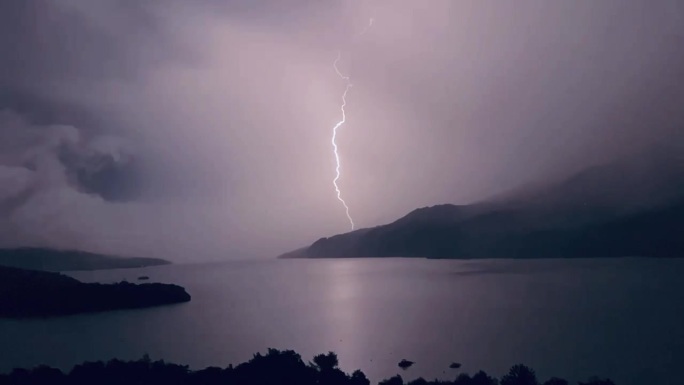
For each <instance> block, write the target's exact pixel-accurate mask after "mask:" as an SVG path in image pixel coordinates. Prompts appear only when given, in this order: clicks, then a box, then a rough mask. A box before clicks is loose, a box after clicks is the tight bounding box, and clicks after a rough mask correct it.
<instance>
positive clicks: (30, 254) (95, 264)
mask: <svg viewBox="0 0 684 385" xmlns="http://www.w3.org/2000/svg"><path fill="white" fill-rule="evenodd" d="M170 263H171V262H169V261H167V260H164V259H159V258H142V257H133V258H131V257H117V256H113V255H104V254H95V253H88V252H85V251H75V250H55V249H46V248H37V247H22V248H16V249H0V266H8V267H17V268H19V269H30V270H43V271H76V270H102V269H126V268H134V267H145V266H158V265H168V264H170Z"/></svg>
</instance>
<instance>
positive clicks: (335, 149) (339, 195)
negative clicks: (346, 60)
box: [331, 17, 373, 230]
mask: <svg viewBox="0 0 684 385" xmlns="http://www.w3.org/2000/svg"><path fill="white" fill-rule="evenodd" d="M372 26H373V18H372V17H371V18H370V21H369V22H368V25H367V26H366V28H364V29H363V31H361V33H359V34H358V35H357V37H360V36H363V35H364V34H365V33H366V32H368V29H370V27H372ZM341 58H342V52H341V51H337V58H336V59H335V61H334V62H333V68H335V73H337V76H339V77H340V79H342V80H343V81H344V83H345V87H344V92H343V93H342V106H340V110H341V111H342V120H340V121H339V122H337V124H335V127H333V135H332V140H331V142H332V146H333V153H334V154H335V179H333V185H334V186H335V192H336V193H337V199H338V200H339V201H340V202H342V205H343V206H344V210H345V213H346V214H347V219H349V224H351V229H352V230H354V220H353V219H352V217H351V215H350V214H349V206H348V205H347V202H345V201H344V199H342V192H341V191H340V186H339V185H338V184H337V182H338V181H339V180H340V173H341V172H340V167H341V163H340V154H339V152H338V147H337V141H336V139H337V129H338V128H340V127H341V126H342V125H343V124H344V123H345V122H346V121H347V116H346V113H345V111H344V107H345V106H346V105H347V92H349V89H350V88H351V87H352V83H351V80H350V79H349V76H345V75H343V74H342V72H340V69H339V68H337V63H338V62H339V61H340V59H341Z"/></svg>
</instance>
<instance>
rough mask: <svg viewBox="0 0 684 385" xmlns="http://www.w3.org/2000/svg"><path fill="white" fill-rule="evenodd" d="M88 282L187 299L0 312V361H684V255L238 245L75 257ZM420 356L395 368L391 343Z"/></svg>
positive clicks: (566, 366)
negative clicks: (568, 255)
mask: <svg viewBox="0 0 684 385" xmlns="http://www.w3.org/2000/svg"><path fill="white" fill-rule="evenodd" d="M70 275H71V276H73V277H75V278H78V279H80V280H82V281H87V282H116V281H120V280H122V279H126V280H128V281H131V282H136V279H137V277H138V276H141V275H147V276H149V277H150V282H167V283H177V284H180V285H182V286H184V287H186V288H187V290H188V292H189V293H190V294H191V295H192V297H193V298H192V302H190V303H187V304H180V305H173V306H166V307H158V308H151V309H142V310H128V311H116V312H106V313H98V314H87V315H77V316H69V317H61V318H49V319H42V320H41V319H39V320H28V321H27V320H22V321H15V320H0V371H2V372H5V371H8V370H9V369H11V368H12V367H16V366H21V367H29V366H34V365H37V364H48V365H51V366H56V367H59V368H62V369H65V368H70V367H71V366H72V365H74V364H76V363H80V362H82V361H84V360H107V359H110V358H113V357H117V358H122V359H137V358H140V357H141V356H142V355H143V354H145V353H147V354H149V355H150V356H151V358H152V359H164V360H167V361H172V362H176V363H183V364H188V365H190V366H191V367H192V368H202V367H205V366H210V365H214V366H227V365H228V364H229V363H239V362H243V361H245V360H248V359H249V358H251V357H252V354H253V353H255V352H257V351H262V352H264V351H265V350H266V348H268V347H274V348H279V349H286V348H287V349H294V350H296V351H297V352H298V353H300V354H302V357H303V358H304V359H305V360H310V359H311V358H312V357H313V355H314V354H317V353H323V352H327V351H335V352H336V353H338V355H339V358H340V366H341V367H342V369H344V370H346V371H348V372H351V371H352V370H354V369H361V370H363V371H364V372H365V373H366V375H367V376H369V378H370V379H371V380H372V381H374V382H377V381H378V380H380V379H382V378H387V377H389V376H391V375H394V374H397V373H401V374H402V376H403V377H404V378H405V379H413V378H415V377H418V376H425V377H429V378H433V377H441V378H449V377H455V376H456V375H457V374H458V371H455V370H453V369H449V368H448V367H449V364H450V363H451V362H453V361H457V362H460V363H462V364H463V367H462V368H461V370H463V371H467V372H470V373H473V372H475V371H476V370H479V369H483V370H485V371H487V372H488V373H490V374H492V375H496V376H497V377H500V376H501V375H502V374H503V373H504V372H506V371H507V370H508V368H509V367H510V366H511V365H513V364H516V363H524V364H526V365H529V366H531V367H533V368H534V369H536V371H537V374H538V375H539V377H540V378H541V379H542V380H546V379H547V378H548V377H549V376H551V375H555V376H560V377H565V378H567V379H569V380H577V379H586V378H587V377H589V376H591V375H595V374H596V375H601V376H605V377H610V378H611V379H613V380H614V381H616V383H617V384H618V385H632V384H634V385H636V384H644V383H658V384H674V383H675V381H679V380H680V379H681V376H682V375H683V373H682V370H681V363H682V362H684V279H683V277H684V259H680V260H674V259H673V260H662V259H638V258H625V259H603V260H601V259H595V260H589V259H579V260H550V259H549V260H471V261H456V260H425V259H395V258H392V259H344V260H340V259H337V260H250V261H231V262H223V263H206V264H188V265H169V266H160V267H150V268H142V269H126V270H105V271H94V272H73V273H70ZM403 358H406V359H409V360H412V361H415V362H416V364H415V365H414V366H413V367H412V368H410V369H409V370H407V371H405V372H404V371H401V370H400V369H399V368H398V367H397V363H398V362H399V361H400V360H401V359H403Z"/></svg>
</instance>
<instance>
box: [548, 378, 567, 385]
mask: <svg viewBox="0 0 684 385" xmlns="http://www.w3.org/2000/svg"><path fill="white" fill-rule="evenodd" d="M544 385H569V384H568V382H567V381H566V380H564V379H562V378H558V377H551V378H549V379H548V380H546V382H544Z"/></svg>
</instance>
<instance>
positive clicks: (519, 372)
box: [501, 364, 539, 385]
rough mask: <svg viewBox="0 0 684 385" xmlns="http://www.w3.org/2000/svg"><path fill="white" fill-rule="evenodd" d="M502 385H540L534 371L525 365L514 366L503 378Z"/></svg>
mask: <svg viewBox="0 0 684 385" xmlns="http://www.w3.org/2000/svg"><path fill="white" fill-rule="evenodd" d="M501 385H539V381H537V375H536V374H535V373H534V370H532V369H530V368H528V367H527V366H525V365H521V364H518V365H513V366H512V367H511V369H510V370H509V371H508V374H506V375H505V376H503V377H501Z"/></svg>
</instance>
